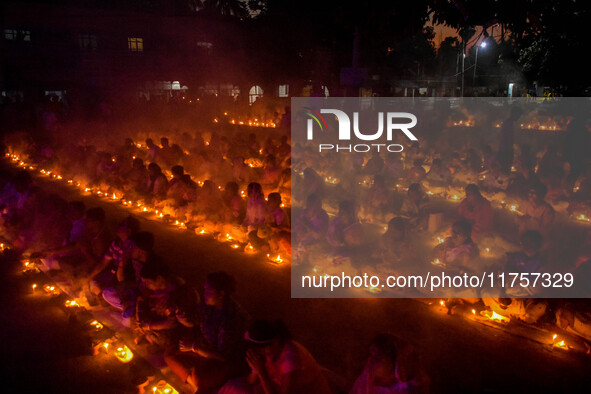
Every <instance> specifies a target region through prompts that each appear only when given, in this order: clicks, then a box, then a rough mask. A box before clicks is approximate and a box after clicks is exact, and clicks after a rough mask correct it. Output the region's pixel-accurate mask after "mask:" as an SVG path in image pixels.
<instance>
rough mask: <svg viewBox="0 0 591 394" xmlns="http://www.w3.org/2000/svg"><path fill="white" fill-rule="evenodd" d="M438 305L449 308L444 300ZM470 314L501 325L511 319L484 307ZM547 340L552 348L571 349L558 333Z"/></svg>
mask: <svg viewBox="0 0 591 394" xmlns="http://www.w3.org/2000/svg"><path fill="white" fill-rule="evenodd" d="M439 306H440V310H441V311H444V312H449V308H448V305H447V303H446V301H445V300H439ZM471 315H472V317H473V319H474V320H480V319H481V318H485V319H486V320H488V321H492V322H495V323H498V324H503V325H504V324H508V323H509V322H510V321H511V319H510V318H508V317H507V316H503V315H501V314H498V313H497V312H495V311H492V310H486V309H485V310H482V311H480V312H477V311H476V309H472V310H471ZM548 342H549V344H550V345H551V346H552V348H558V349H563V350H569V349H572V346H569V345H567V344H566V342H565V341H564V339H560V338H559V337H558V334H553V335H552V339H551V340H549V341H548Z"/></svg>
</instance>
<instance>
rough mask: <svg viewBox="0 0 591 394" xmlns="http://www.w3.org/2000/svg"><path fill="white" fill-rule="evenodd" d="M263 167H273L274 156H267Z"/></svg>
mask: <svg viewBox="0 0 591 394" xmlns="http://www.w3.org/2000/svg"><path fill="white" fill-rule="evenodd" d="M264 165H265V167H275V156H274V155H267V157H265V163H264Z"/></svg>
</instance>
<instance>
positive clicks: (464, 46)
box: [461, 39, 466, 97]
mask: <svg viewBox="0 0 591 394" xmlns="http://www.w3.org/2000/svg"><path fill="white" fill-rule="evenodd" d="M465 60H466V41H464V39H462V96H461V97H464V63H465Z"/></svg>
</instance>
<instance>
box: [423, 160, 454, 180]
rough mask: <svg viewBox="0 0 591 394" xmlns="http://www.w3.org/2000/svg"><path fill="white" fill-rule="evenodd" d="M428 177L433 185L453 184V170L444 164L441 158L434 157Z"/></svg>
mask: <svg viewBox="0 0 591 394" xmlns="http://www.w3.org/2000/svg"><path fill="white" fill-rule="evenodd" d="M426 179H427V180H428V181H429V182H431V183H432V184H433V186H447V185H450V184H451V171H450V170H449V168H447V167H445V166H444V165H443V164H442V162H441V159H433V164H432V165H431V168H430V169H429V172H428V173H427V176H426Z"/></svg>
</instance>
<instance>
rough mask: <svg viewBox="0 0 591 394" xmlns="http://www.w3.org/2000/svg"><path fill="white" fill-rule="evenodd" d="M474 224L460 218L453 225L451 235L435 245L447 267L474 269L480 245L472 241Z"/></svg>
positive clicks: (436, 253) (440, 258) (439, 257)
mask: <svg viewBox="0 0 591 394" xmlns="http://www.w3.org/2000/svg"><path fill="white" fill-rule="evenodd" d="M471 234H472V225H471V224H470V222H468V221H467V220H458V221H457V222H455V223H454V224H453V225H452V227H451V237H448V238H446V239H445V241H444V242H443V243H442V244H439V245H437V246H436V247H435V250H434V252H435V255H436V256H437V258H438V259H439V261H441V262H442V263H444V264H445V265H446V266H447V267H453V268H456V269H459V270H465V269H468V270H470V271H472V270H474V266H475V263H476V261H475V260H476V259H477V258H478V256H479V251H478V246H476V244H475V243H474V241H472V238H471Z"/></svg>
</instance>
